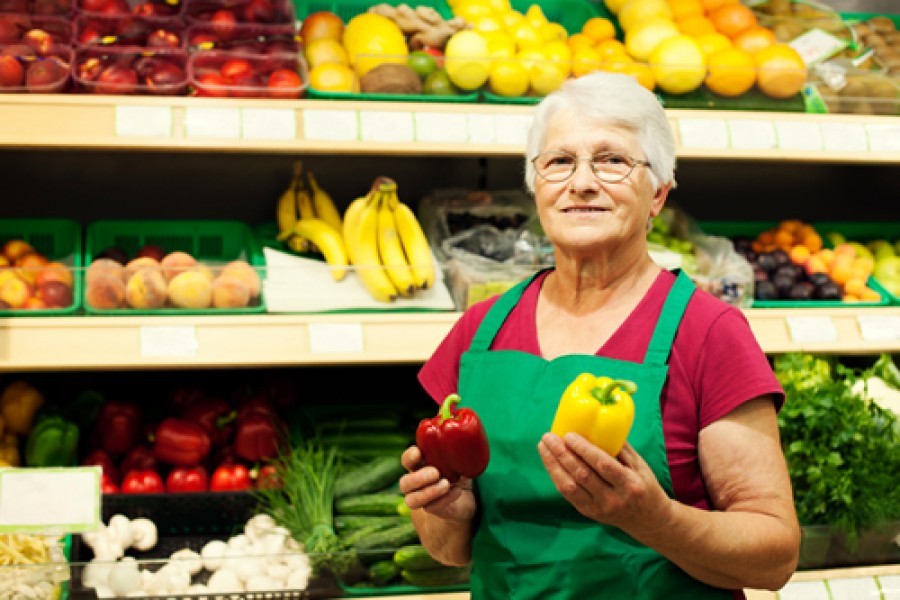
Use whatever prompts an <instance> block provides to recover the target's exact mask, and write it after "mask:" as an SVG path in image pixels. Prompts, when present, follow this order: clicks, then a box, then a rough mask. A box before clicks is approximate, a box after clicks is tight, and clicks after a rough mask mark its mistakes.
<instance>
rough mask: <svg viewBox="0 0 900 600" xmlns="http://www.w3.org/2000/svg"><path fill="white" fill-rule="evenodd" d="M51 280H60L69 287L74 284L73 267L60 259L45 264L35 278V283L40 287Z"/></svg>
mask: <svg viewBox="0 0 900 600" xmlns="http://www.w3.org/2000/svg"><path fill="white" fill-rule="evenodd" d="M49 281H59V282H60V283H64V284H66V285H67V286H69V287H72V285H73V275H72V269H70V268H69V267H68V265H66V264H64V263H61V262H59V261H51V262H48V263H47V264H46V265H44V266H43V267H42V268H41V269H40V270H39V271H38V273H37V276H36V277H35V278H34V285H35V286H36V287H40V286H41V285H43V284H44V283H47V282H49Z"/></svg>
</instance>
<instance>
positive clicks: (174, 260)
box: [159, 250, 197, 281]
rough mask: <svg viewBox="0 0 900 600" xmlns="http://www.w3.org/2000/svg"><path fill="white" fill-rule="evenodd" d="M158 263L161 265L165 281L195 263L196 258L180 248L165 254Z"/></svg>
mask: <svg viewBox="0 0 900 600" xmlns="http://www.w3.org/2000/svg"><path fill="white" fill-rule="evenodd" d="M159 265H160V266H161V267H162V273H163V276H164V277H165V278H166V281H172V279H174V278H175V276H176V275H178V274H180V273H184V272H185V271H187V270H188V269H190V268H191V267H194V266H196V265H197V259H196V258H194V257H193V256H191V255H190V254H188V253H187V252H182V251H181V250H175V251H174V252H169V253H168V254H166V255H165V256H164V257H163V258H162V260H161V261H159Z"/></svg>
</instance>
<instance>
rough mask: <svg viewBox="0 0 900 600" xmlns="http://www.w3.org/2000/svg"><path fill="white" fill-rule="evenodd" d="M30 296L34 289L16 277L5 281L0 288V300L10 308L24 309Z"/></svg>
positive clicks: (32, 294)
mask: <svg viewBox="0 0 900 600" xmlns="http://www.w3.org/2000/svg"><path fill="white" fill-rule="evenodd" d="M32 296H34V287H33V286H32V285H31V284H30V283H28V282H27V281H25V280H24V279H22V278H21V277H18V276H16V277H12V278H9V279H7V280H6V281H5V282H3V286H2V287H0V300H5V301H6V303H7V304H9V306H10V307H11V308H24V306H25V303H26V302H28V299H29V298H31V297H32Z"/></svg>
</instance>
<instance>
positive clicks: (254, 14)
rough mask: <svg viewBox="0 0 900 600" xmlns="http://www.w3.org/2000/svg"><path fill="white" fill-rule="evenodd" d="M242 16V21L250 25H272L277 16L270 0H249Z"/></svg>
mask: <svg viewBox="0 0 900 600" xmlns="http://www.w3.org/2000/svg"><path fill="white" fill-rule="evenodd" d="M243 14H244V20H245V21H248V22H250V23H273V22H274V21H275V18H276V17H277V16H278V15H277V14H276V10H275V5H274V4H273V3H272V0H250V1H249V2H248V3H247V5H246V6H244V12H243Z"/></svg>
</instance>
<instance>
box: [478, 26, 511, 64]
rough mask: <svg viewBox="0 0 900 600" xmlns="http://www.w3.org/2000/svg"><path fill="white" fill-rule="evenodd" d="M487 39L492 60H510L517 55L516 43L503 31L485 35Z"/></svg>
mask: <svg viewBox="0 0 900 600" xmlns="http://www.w3.org/2000/svg"><path fill="white" fill-rule="evenodd" d="M483 35H484V37H485V38H486V39H487V44H488V56H490V57H491V58H510V57H513V56H515V55H516V43H515V42H514V41H513V40H512V38H511V37H509V35H508V34H507V33H505V32H503V31H493V32H491V33H489V34H483Z"/></svg>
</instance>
